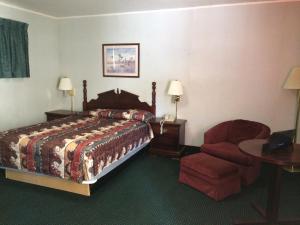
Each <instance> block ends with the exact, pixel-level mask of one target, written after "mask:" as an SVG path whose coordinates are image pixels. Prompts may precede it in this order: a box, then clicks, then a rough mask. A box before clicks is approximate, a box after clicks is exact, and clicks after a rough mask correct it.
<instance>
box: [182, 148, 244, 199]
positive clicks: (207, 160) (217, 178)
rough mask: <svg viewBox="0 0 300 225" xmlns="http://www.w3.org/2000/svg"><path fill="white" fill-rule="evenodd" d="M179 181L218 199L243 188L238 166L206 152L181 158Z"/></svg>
mask: <svg viewBox="0 0 300 225" xmlns="http://www.w3.org/2000/svg"><path fill="white" fill-rule="evenodd" d="M179 182H181V183H184V184H187V185H189V186H191V187H193V188H195V189H197V190H199V191H201V192H203V193H204V194H206V195H208V196H209V197H211V198H213V199H215V200H216V201H220V200H222V199H224V198H226V197H228V196H230V195H232V194H235V193H238V192H240V190H241V179H240V176H239V171H238V168H237V167H236V166H234V164H232V163H230V162H228V161H225V160H222V159H220V158H216V157H213V156H211V155H208V154H206V153H197V154H192V155H188V156H185V157H183V158H181V161H180V174H179Z"/></svg>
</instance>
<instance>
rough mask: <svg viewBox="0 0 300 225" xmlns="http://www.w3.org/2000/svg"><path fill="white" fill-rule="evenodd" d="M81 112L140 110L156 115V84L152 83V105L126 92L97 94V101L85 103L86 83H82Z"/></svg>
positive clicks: (113, 91)
mask: <svg viewBox="0 0 300 225" xmlns="http://www.w3.org/2000/svg"><path fill="white" fill-rule="evenodd" d="M82 106H83V111H87V110H93V109H101V108H102V109H142V110H147V111H149V112H151V113H153V114H154V115H156V82H152V105H149V104H148V103H146V102H141V101H140V100H139V96H138V95H135V94H132V93H130V92H127V91H123V90H121V91H119V89H117V92H115V90H110V91H106V92H102V93H99V94H98V98H97V99H92V100H90V101H89V102H88V101H87V82H86V80H84V81H83V103H82Z"/></svg>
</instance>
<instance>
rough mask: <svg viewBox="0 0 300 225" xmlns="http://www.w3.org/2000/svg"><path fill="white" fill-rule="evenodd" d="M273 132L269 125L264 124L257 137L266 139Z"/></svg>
mask: <svg viewBox="0 0 300 225" xmlns="http://www.w3.org/2000/svg"><path fill="white" fill-rule="evenodd" d="M270 134H271V130H270V128H269V127H267V126H263V127H262V128H261V131H260V132H259V134H258V135H257V136H256V137H255V138H257V139H266V138H268V137H270Z"/></svg>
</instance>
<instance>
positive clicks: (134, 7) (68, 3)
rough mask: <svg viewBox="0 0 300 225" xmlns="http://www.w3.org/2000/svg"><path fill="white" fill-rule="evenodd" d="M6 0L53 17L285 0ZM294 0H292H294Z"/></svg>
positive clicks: (10, 3) (7, 2) (5, 0)
mask: <svg viewBox="0 0 300 225" xmlns="http://www.w3.org/2000/svg"><path fill="white" fill-rule="evenodd" d="M0 1H1V2H3V3H6V4H9V5H12V6H16V7H21V8H25V9H28V10H32V11H35V12H38V13H43V14H46V15H49V16H54V17H72V16H86V15H99V14H111V13H122V12H133V11H145V10H158V9H171V8H184V7H194V6H207V5H218V4H234V3H245V2H262V1H264V2H266V1H286V0H0ZM292 1H293V0H292Z"/></svg>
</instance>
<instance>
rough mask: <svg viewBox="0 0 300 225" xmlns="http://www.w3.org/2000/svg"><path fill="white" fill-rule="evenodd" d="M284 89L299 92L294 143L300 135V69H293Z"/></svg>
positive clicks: (291, 169) (289, 169)
mask: <svg viewBox="0 0 300 225" xmlns="http://www.w3.org/2000/svg"><path fill="white" fill-rule="evenodd" d="M283 88H284V89H291V90H297V95H298V96H297V114H296V122H295V138H294V143H296V141H297V134H298V122H299V107H300V92H299V90H300V67H295V68H293V69H292V71H291V72H290V74H289V75H288V78H287V79H286V81H285V83H284V86H283ZM284 169H285V170H287V171H289V172H300V168H299V167H294V166H292V167H284Z"/></svg>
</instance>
